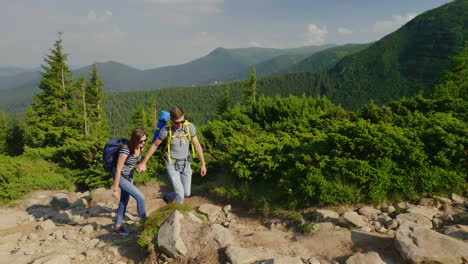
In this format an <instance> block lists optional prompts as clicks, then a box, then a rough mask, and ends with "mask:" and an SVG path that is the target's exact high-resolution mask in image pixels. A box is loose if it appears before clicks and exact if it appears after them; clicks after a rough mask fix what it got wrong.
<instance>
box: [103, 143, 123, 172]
mask: <svg viewBox="0 0 468 264" xmlns="http://www.w3.org/2000/svg"><path fill="white" fill-rule="evenodd" d="M127 143H128V140H127V139H125V138H113V139H111V140H109V141H108V142H107V143H106V145H105V146H104V151H103V152H102V161H103V162H104V170H106V171H108V172H111V171H112V169H113V168H114V167H115V165H116V164H117V159H118V158H119V150H120V147H122V145H123V144H127Z"/></svg>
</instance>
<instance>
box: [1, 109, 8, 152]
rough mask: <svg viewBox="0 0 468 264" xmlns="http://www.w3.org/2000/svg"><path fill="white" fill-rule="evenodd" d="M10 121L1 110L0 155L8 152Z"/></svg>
mask: <svg viewBox="0 0 468 264" xmlns="http://www.w3.org/2000/svg"><path fill="white" fill-rule="evenodd" d="M7 130H8V119H7V116H6V114H5V113H4V112H3V110H2V109H1V108H0V155H1V154H5V153H6V152H7V134H8V132H7Z"/></svg>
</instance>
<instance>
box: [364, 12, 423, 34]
mask: <svg viewBox="0 0 468 264" xmlns="http://www.w3.org/2000/svg"><path fill="white" fill-rule="evenodd" d="M417 15H418V14H415V13H409V14H406V15H403V16H399V15H395V16H392V20H384V21H377V22H375V23H374V26H373V30H374V32H376V33H385V34H387V33H390V32H393V31H395V30H397V29H398V28H399V27H401V26H403V25H404V24H405V23H407V22H408V21H410V20H411V19H413V18H415V17H416V16H417Z"/></svg>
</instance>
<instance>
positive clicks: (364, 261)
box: [346, 252, 385, 264]
mask: <svg viewBox="0 0 468 264" xmlns="http://www.w3.org/2000/svg"><path fill="white" fill-rule="evenodd" d="M346 264H385V262H383V260H382V259H381V258H380V256H379V254H377V253H375V252H369V253H365V254H363V253H357V254H355V255H352V256H351V257H349V258H348V259H347V260H346Z"/></svg>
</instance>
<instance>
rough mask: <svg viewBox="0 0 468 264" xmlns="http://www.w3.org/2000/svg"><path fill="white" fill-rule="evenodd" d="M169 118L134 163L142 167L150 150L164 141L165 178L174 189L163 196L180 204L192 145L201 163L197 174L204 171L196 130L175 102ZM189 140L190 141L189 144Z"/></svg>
mask: <svg viewBox="0 0 468 264" xmlns="http://www.w3.org/2000/svg"><path fill="white" fill-rule="evenodd" d="M170 116H171V122H170V123H168V124H167V125H166V126H165V127H163V128H162V129H161V132H160V133H159V136H158V139H156V141H154V143H153V144H151V146H150V148H149V149H148V153H147V154H146V156H145V158H144V159H143V161H142V162H141V163H140V164H139V165H138V168H137V171H138V172H141V171H145V170H146V163H147V162H148V160H149V159H150V158H151V156H152V155H153V154H154V152H155V151H156V149H157V148H158V146H159V145H160V144H161V143H162V142H164V141H167V142H166V144H167V152H168V153H167V154H166V157H165V165H166V170H167V174H168V176H169V180H170V181H171V184H172V187H173V188H174V192H171V193H168V194H166V195H164V197H163V199H164V201H166V202H167V203H170V202H172V201H173V200H177V202H178V203H180V204H182V203H183V202H184V198H185V197H189V196H190V191H191V184H192V168H191V161H192V157H191V155H190V149H191V148H192V151H193V147H194V148H195V150H196V152H197V154H198V157H199V159H200V161H201V164H202V167H201V171H200V174H201V176H205V175H206V164H205V158H204V156H203V149H202V147H201V145H200V142H199V141H198V137H197V131H196V129H195V126H194V125H193V124H192V123H189V122H188V121H186V120H185V116H184V111H183V110H182V108H180V107H179V106H175V107H173V108H172V109H171V111H170ZM191 144H193V145H191Z"/></svg>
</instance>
